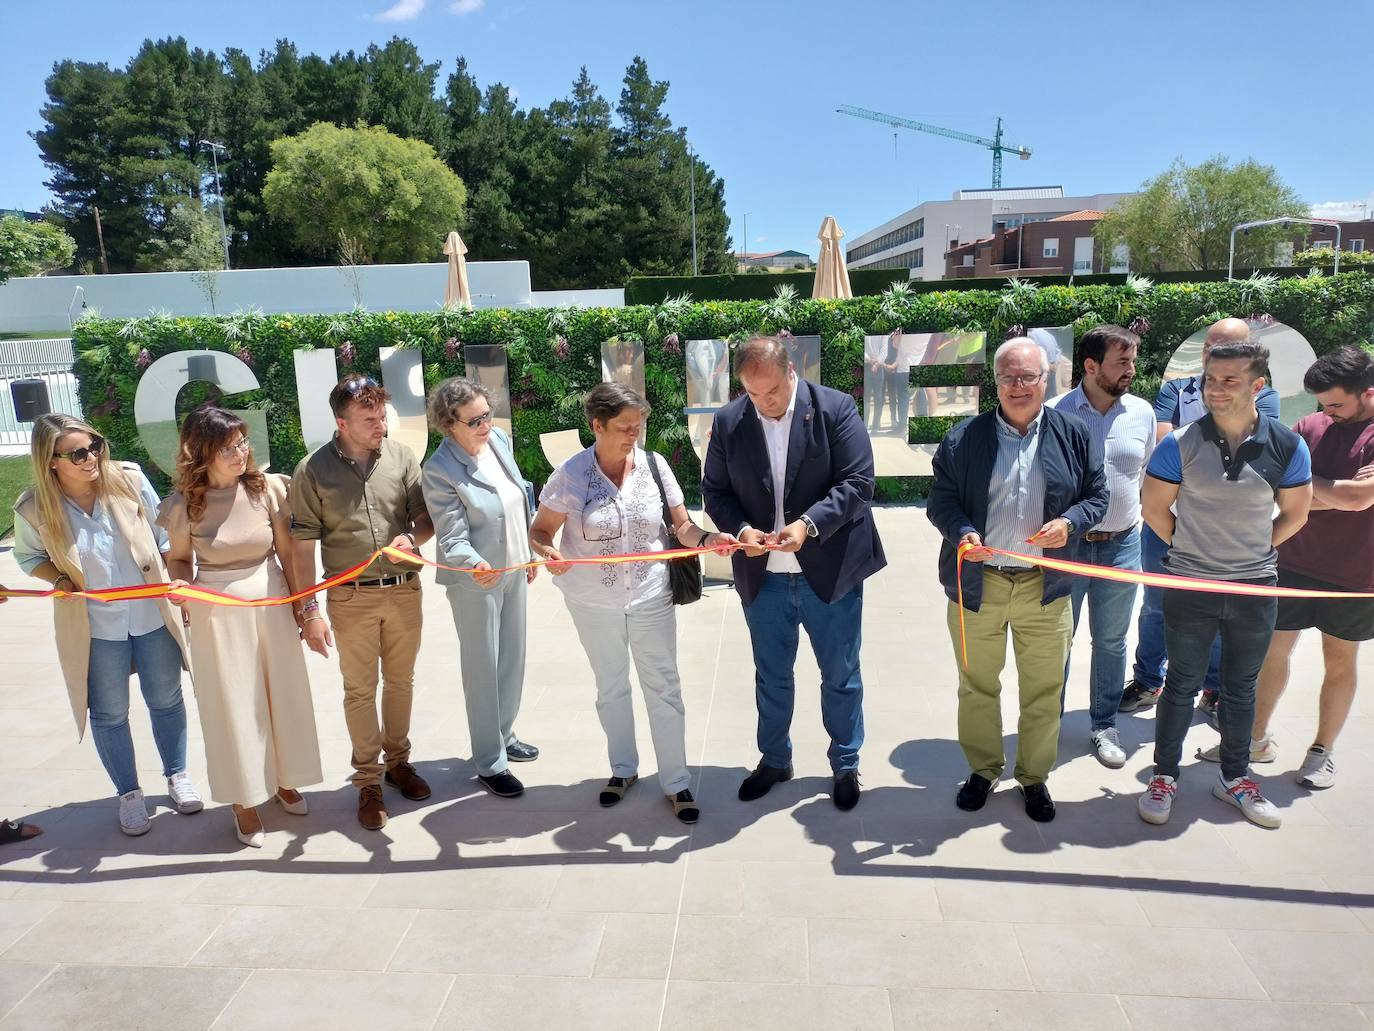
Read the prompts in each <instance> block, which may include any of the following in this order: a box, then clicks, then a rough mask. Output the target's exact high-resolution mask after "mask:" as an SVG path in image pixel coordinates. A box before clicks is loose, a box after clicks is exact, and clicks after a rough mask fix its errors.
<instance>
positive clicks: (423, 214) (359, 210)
mask: <svg viewBox="0 0 1374 1031" xmlns="http://www.w3.org/2000/svg"><path fill="white" fill-rule="evenodd" d="M262 196H263V201H264V203H265V204H266V207H267V211H268V213H269V214H270V215H271V217H272V218H273V219H275V220H276V221H278V222H281V223H283V224H284V225H287V226H289V227H290V230H291V234H292V237H293V239H294V240H295V242H296V244H297V245H298V246H300V247H301V248H302V249H303V250H304V251H306V252H308V253H310V254H315V255H319V256H320V257H326V256H328V255H330V254H332V253H333V252H334V250H335V248H336V247H337V244H338V240H339V234H340V232H343V233H346V234H347V235H349V236H351V237H353V238H354V239H355V240H356V241H357V243H358V247H359V250H360V253H361V255H362V257H363V259H364V260H367V261H374V262H405V261H430V260H434V259H435V258H437V256H438V254H439V252H440V248H441V246H442V245H443V240H444V234H445V233H447V232H448V231H449V230H450V229H453V228H454V227H455V226H457V225H458V224H459V223H460V222H461V220H462V216H463V206H464V203H465V201H466V196H467V194H466V190H465V188H464V186H463V182H462V180H461V179H459V178H458V177H457V176H456V175H454V174H453V172H452V171H451V170H450V169H449V168H448V167H447V166H446V165H445V164H444V163H443V162H442V161H440V160H439V158H438V156H437V155H436V154H435V153H434V148H433V147H431V146H430V145H429V144H427V143H422V142H420V141H419V140H403V139H401V138H400V137H399V136H395V135H393V134H392V133H389V132H387V131H386V130H385V129H383V128H381V127H380V126H361V125H360V126H359V127H357V128H355V129H340V128H339V127H337V126H333V125H327V124H325V123H323V122H319V123H316V124H315V125H312V126H311V127H310V128H309V129H307V130H306V131H305V132H304V133H301V134H300V135H298V136H289V137H285V138H283V139H280V140H277V141H275V142H274V143H273V144H272V170H271V171H270V172H268V174H267V182H266V184H265V185H264V187H263V194H262Z"/></svg>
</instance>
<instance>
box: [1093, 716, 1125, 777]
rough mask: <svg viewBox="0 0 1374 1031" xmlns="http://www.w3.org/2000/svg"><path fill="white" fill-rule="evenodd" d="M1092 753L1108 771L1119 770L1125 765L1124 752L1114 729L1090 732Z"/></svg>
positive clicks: (1118, 735)
mask: <svg viewBox="0 0 1374 1031" xmlns="http://www.w3.org/2000/svg"><path fill="white" fill-rule="evenodd" d="M1092 742H1093V752H1094V753H1095V754H1096V755H1097V761H1098V762H1100V763H1101V764H1102V765H1103V766H1106V767H1107V768H1108V769H1112V770H1119V769H1121V767H1123V766H1125V765H1126V750H1125V749H1124V748H1122V747H1121V735H1120V734H1118V733H1117V731H1116V728H1115V727H1106V728H1104V729H1102V730H1094V731H1093V732H1092Z"/></svg>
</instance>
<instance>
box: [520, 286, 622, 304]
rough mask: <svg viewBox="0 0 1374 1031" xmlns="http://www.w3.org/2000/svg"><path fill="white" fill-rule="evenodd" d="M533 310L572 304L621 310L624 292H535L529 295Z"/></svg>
mask: <svg viewBox="0 0 1374 1031" xmlns="http://www.w3.org/2000/svg"><path fill="white" fill-rule="evenodd" d="M530 297H531V301H530V304H531V305H532V306H533V307H535V308H557V307H559V306H560V305H564V304H572V305H576V306H577V307H579V308H623V307H625V291H624V290H623V289H615V290H536V291H534V293H532V294H531V295H530Z"/></svg>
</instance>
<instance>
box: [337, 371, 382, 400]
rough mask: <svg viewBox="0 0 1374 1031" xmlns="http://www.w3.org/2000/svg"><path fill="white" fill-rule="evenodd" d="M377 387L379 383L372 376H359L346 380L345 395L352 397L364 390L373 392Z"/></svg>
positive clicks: (344, 385)
mask: <svg viewBox="0 0 1374 1031" xmlns="http://www.w3.org/2000/svg"><path fill="white" fill-rule="evenodd" d="M376 386H377V381H376V380H375V379H373V378H372V377H371V376H357V377H354V378H353V379H350V380H346V381H345V382H344V384H343V388H344V393H345V394H348V395H349V396H350V397H352V396H353V395H354V394H357V393H360V392H362V391H364V390H371V389H373V388H375V387H376Z"/></svg>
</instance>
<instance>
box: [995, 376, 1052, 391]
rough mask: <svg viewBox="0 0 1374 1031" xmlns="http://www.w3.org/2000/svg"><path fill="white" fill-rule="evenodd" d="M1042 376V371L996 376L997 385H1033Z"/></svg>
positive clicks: (1042, 377)
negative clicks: (1020, 374)
mask: <svg viewBox="0 0 1374 1031" xmlns="http://www.w3.org/2000/svg"><path fill="white" fill-rule="evenodd" d="M1044 378H1045V374H1044V373H1043V372H1037V373H1035V374H1034V375H1032V374H1031V373H1029V372H1028V373H1026V374H1025V375H1023V376H998V377H997V385H998V386H999V387H1033V386H1035V385H1036V384H1037V383H1039V382H1040V381H1041V380H1042V379H1044Z"/></svg>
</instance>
